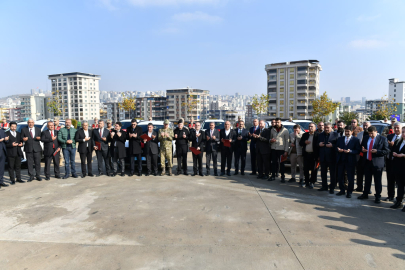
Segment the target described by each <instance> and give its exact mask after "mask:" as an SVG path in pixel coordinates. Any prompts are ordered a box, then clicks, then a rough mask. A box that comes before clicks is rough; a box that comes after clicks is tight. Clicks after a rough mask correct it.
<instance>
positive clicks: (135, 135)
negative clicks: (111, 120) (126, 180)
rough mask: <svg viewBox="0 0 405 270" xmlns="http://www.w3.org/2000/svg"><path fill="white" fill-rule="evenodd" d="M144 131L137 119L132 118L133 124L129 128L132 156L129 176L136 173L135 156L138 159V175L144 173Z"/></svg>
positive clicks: (128, 134)
mask: <svg viewBox="0 0 405 270" xmlns="http://www.w3.org/2000/svg"><path fill="white" fill-rule="evenodd" d="M142 133H143V131H142V128H141V127H138V123H137V122H136V119H132V120H131V126H130V127H129V128H128V129H127V139H128V140H129V155H130V158H131V172H130V173H129V176H133V175H134V173H135V158H136V159H137V160H138V176H141V175H142V147H141V140H142V139H141V136H142Z"/></svg>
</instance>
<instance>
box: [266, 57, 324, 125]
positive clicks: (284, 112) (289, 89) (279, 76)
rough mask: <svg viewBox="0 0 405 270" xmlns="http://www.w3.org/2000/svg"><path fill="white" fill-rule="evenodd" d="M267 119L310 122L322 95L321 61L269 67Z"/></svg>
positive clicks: (306, 61)
mask: <svg viewBox="0 0 405 270" xmlns="http://www.w3.org/2000/svg"><path fill="white" fill-rule="evenodd" d="M265 70H266V73H267V93H268V97H269V106H268V116H270V117H280V118H285V119H287V118H289V117H292V118H294V119H311V113H312V111H313V108H312V102H313V101H314V99H315V98H316V97H317V96H318V95H319V77H320V71H321V70H322V67H321V65H320V64H319V61H317V60H305V61H294V62H283V63H274V64H269V65H266V67H265Z"/></svg>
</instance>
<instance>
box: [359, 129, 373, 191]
mask: <svg viewBox="0 0 405 270" xmlns="http://www.w3.org/2000/svg"><path fill="white" fill-rule="evenodd" d="M370 126H371V124H370V122H368V121H365V122H363V131H360V132H359V133H357V136H356V137H357V139H359V140H360V145H361V143H362V142H363V140H366V141H367V140H368V132H367V129H368V128H369V127H370ZM360 154H361V152H360ZM364 158H365V157H364V155H358V156H357V159H358V160H357V166H356V184H357V187H356V189H355V190H356V191H357V192H363V187H364V181H363V178H364V167H363V166H364Z"/></svg>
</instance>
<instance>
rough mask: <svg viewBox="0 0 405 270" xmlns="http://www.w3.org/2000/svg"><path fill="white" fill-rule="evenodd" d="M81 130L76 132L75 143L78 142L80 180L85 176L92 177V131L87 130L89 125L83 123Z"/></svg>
mask: <svg viewBox="0 0 405 270" xmlns="http://www.w3.org/2000/svg"><path fill="white" fill-rule="evenodd" d="M82 126H83V129H80V130H78V131H77V132H76V135H75V141H76V142H79V147H78V152H79V155H80V163H81V166H82V178H84V177H86V175H88V176H90V177H94V175H93V168H92V160H93V150H94V140H93V135H92V133H93V132H92V130H89V123H88V122H86V121H84V122H83V123H82ZM86 161H87V172H86Z"/></svg>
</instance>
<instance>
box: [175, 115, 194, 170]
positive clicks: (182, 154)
mask: <svg viewBox="0 0 405 270" xmlns="http://www.w3.org/2000/svg"><path fill="white" fill-rule="evenodd" d="M173 133H174V140H175V141H176V155H177V172H176V175H179V174H180V173H181V169H182V167H183V173H184V175H188V173H187V151H188V140H189V137H190V131H189V130H188V129H187V128H185V127H184V122H183V120H182V119H180V120H179V124H178V126H177V128H176V129H175V130H174V131H173Z"/></svg>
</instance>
